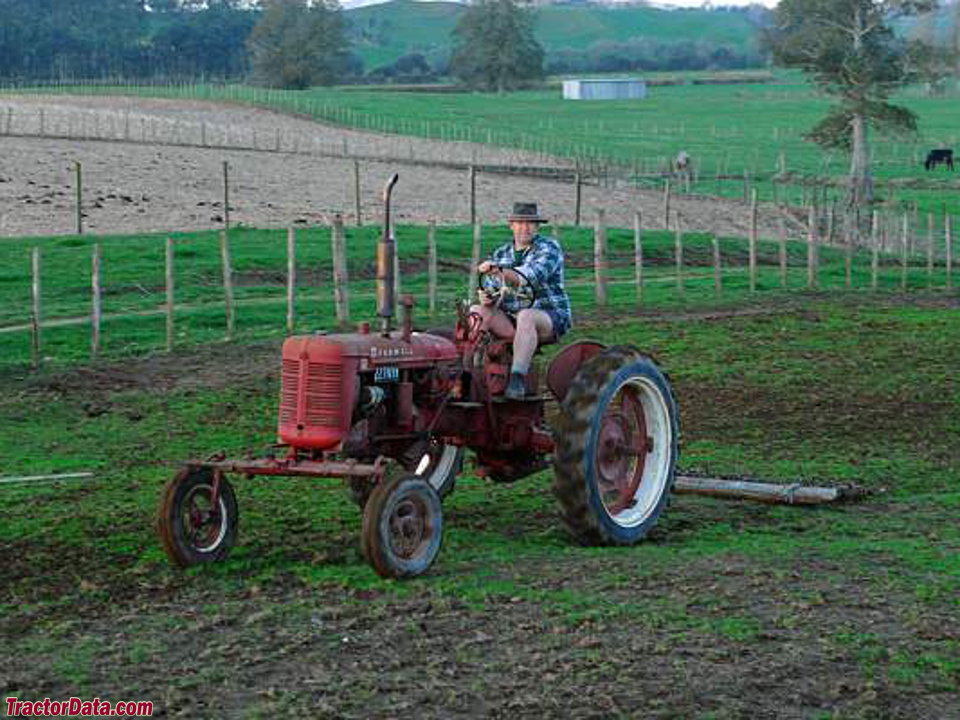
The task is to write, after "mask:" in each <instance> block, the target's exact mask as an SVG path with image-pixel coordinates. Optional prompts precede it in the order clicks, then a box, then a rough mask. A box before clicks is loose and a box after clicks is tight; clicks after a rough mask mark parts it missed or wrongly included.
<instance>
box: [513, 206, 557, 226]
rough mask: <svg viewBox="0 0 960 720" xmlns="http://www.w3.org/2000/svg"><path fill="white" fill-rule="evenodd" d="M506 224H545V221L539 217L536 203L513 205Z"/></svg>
mask: <svg viewBox="0 0 960 720" xmlns="http://www.w3.org/2000/svg"><path fill="white" fill-rule="evenodd" d="M507 222H537V223H545V222H547V219H546V218H545V217H541V216H540V213H539V211H538V210H537V204H536V203H514V204H513V212H512V213H510V215H508V216H507Z"/></svg>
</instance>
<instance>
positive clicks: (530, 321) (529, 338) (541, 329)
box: [508, 309, 553, 375]
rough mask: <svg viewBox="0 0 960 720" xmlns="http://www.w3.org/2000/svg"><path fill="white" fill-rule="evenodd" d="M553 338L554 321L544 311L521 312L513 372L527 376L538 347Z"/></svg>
mask: <svg viewBox="0 0 960 720" xmlns="http://www.w3.org/2000/svg"><path fill="white" fill-rule="evenodd" d="M508 322H509V321H508ZM551 337H553V320H551V319H550V316H549V315H548V314H547V313H545V312H544V311H543V310H532V309H531V310H521V311H520V312H519V313H517V330H516V334H515V335H514V337H513V367H512V368H511V371H512V372H515V373H520V374H521V375H526V374H527V372H528V371H529V370H530V363H531V362H532V361H533V354H534V353H535V352H536V351H537V345H538V344H539V343H540V342H542V341H544V340H549V339H550V338H551Z"/></svg>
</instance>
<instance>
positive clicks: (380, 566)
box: [360, 475, 443, 578]
mask: <svg viewBox="0 0 960 720" xmlns="http://www.w3.org/2000/svg"><path fill="white" fill-rule="evenodd" d="M360 541H361V546H362V549H363V554H364V556H365V557H366V558H367V561H368V562H369V563H370V565H371V566H372V567H373V569H374V570H375V571H376V572H377V574H378V575H380V576H381V577H385V578H408V577H415V576H417V575H421V574H423V573H425V572H426V571H427V570H428V569H429V568H430V566H431V565H432V564H433V561H434V560H435V559H436V557H437V555H438V553H439V552H440V545H441V544H442V542H443V509H442V506H441V503H440V496H439V495H438V494H437V491H436V490H434V489H433V487H432V486H431V485H430V484H429V483H427V482H426V481H425V480H423V479H422V478H419V477H417V476H416V475H403V476H401V477H395V478H387V479H384V480H383V481H382V482H381V483H380V484H379V485H377V486H376V487H375V488H374V490H373V492H372V493H370V500H369V501H368V502H367V506H366V507H365V508H364V510H363V530H362V532H361V536H360Z"/></svg>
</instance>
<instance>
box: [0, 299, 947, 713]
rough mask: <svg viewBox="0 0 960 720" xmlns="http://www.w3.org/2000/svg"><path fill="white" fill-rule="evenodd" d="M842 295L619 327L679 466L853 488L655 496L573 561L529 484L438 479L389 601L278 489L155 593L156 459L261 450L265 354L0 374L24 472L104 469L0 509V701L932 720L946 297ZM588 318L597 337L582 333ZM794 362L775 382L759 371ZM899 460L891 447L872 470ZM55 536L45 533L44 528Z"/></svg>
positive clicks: (318, 522)
mask: <svg viewBox="0 0 960 720" xmlns="http://www.w3.org/2000/svg"><path fill="white" fill-rule="evenodd" d="M860 303H861V301H860V300H858V299H855V298H846V299H843V300H840V301H837V302H836V303H834V304H823V303H821V304H811V303H808V302H802V301H794V300H790V301H783V302H782V303H780V304H776V303H774V304H768V305H767V306H765V307H760V306H746V307H739V308H730V309H727V310H720V311H712V312H704V313H682V312H678V313H674V314H671V315H669V316H666V315H664V316H654V315H652V314H651V315H650V316H649V317H647V318H645V319H644V322H642V323H641V327H644V328H648V329H650V330H651V331H652V332H653V335H652V336H651V337H652V342H653V343H654V344H655V345H658V346H662V347H660V349H661V350H662V351H663V352H664V353H665V361H666V362H667V363H668V365H669V366H670V367H671V368H672V369H673V371H674V373H673V374H674V381H675V387H676V389H677V392H678V396H679V404H680V407H681V413H682V424H683V429H684V434H685V440H686V444H687V446H688V447H694V448H697V447H701V446H702V445H701V444H702V443H704V442H716V443H717V444H718V447H719V448H720V449H718V451H717V453H718V456H719V454H720V453H722V452H723V449H724V448H733V449H734V450H735V451H736V452H739V453H743V454H744V456H746V457H749V458H751V459H750V460H748V461H747V466H748V468H749V467H754V468H756V467H758V466H760V465H762V461H761V460H759V459H758V455H759V454H763V453H769V454H770V455H772V456H778V457H782V458H791V457H795V458H797V459H796V461H795V464H794V465H792V466H791V471H792V472H796V473H797V474H800V475H802V474H804V473H805V472H807V473H810V474H816V473H817V472H823V471H824V469H825V468H829V467H830V465H829V462H827V463H826V464H824V463H823V462H821V463H817V462H814V459H815V458H814V455H815V453H816V452H817V451H819V452H821V453H823V454H824V455H828V456H835V457H837V458H841V462H842V463H846V462H847V461H846V460H842V459H843V458H847V457H850V458H852V460H851V461H850V462H852V463H854V465H853V467H854V468H857V469H856V470H855V472H856V473H857V474H858V475H859V474H860V473H862V474H863V475H864V477H867V478H872V480H870V482H872V483H874V484H872V485H870V487H871V488H872V489H873V490H875V491H877V492H876V494H874V495H873V496H871V497H869V498H868V499H866V500H864V501H862V502H859V503H857V504H855V505H850V506H839V507H836V508H822V509H810V508H807V509H801V508H770V507H766V506H759V505H753V504H748V503H739V502H735V503H722V502H719V501H711V500H698V499H694V498H690V497H679V498H675V499H674V502H673V506H672V507H671V508H670V510H669V512H668V514H667V515H666V516H665V518H664V520H663V522H662V523H661V524H660V525H658V527H657V529H656V530H655V532H654V534H653V536H652V537H651V539H650V540H648V541H647V542H645V543H643V544H642V545H640V546H638V547H636V548H632V549H630V548H621V549H617V548H603V549H584V548H579V547H577V546H575V545H574V544H573V543H572V542H571V541H570V539H569V538H568V537H567V536H566V535H565V534H564V533H563V532H562V531H561V530H560V529H559V528H558V524H557V518H556V512H555V509H554V507H553V503H552V500H551V498H550V497H549V490H548V484H549V477H543V476H541V477H538V478H534V479H531V480H528V481H525V482H522V483H519V484H517V485H514V486H506V487H502V486H486V485H481V484H479V482H478V481H476V480H474V479H472V478H469V477H467V478H465V479H464V480H463V483H462V484H461V486H460V487H459V488H458V490H457V492H456V493H454V495H453V496H451V499H450V500H449V501H447V502H446V503H445V516H446V522H447V524H448V525H447V527H448V531H447V540H446V541H445V546H444V549H443V551H442V553H441V557H440V559H439V561H438V563H437V564H436V565H435V566H434V568H433V569H432V570H431V572H430V573H429V575H427V576H425V577H424V578H422V579H420V580H417V581H414V582H410V583H392V582H381V581H379V580H376V579H375V578H374V577H373V576H372V573H371V571H370V570H369V568H368V567H367V566H366V565H365V564H364V562H363V561H362V559H361V558H360V556H359V551H358V548H357V531H358V524H359V520H358V514H357V512H356V510H355V509H354V508H352V506H350V505H349V503H348V501H347V500H346V499H345V497H342V496H338V497H336V498H334V497H333V496H332V495H331V494H330V493H329V491H327V490H322V489H319V488H318V487H315V486H314V485H313V484H310V483H307V482H297V481H291V482H285V483H283V484H280V485H277V484H272V485H271V484H269V483H265V482H264V483H259V482H254V483H238V487H239V488H240V493H241V523H242V531H241V541H240V545H239V546H238V547H237V548H235V551H234V553H233V556H232V558H231V560H230V562H229V563H227V564H225V565H222V566H217V567H215V568H204V569H200V570H197V571H191V572H188V573H183V572H180V571H176V570H174V569H172V568H170V567H169V565H168V564H167V562H166V559H165V558H164V557H163V556H162V553H160V551H159V550H158V547H157V540H156V538H155V537H154V535H153V533H152V530H151V527H150V512H151V511H152V508H153V507H154V503H155V502H156V497H157V494H158V492H159V488H160V486H161V484H162V482H163V480H164V478H165V477H166V476H167V475H168V473H169V470H168V469H166V468H165V467H162V466H161V465H162V461H161V459H162V458H166V457H167V454H169V453H170V452H173V451H172V450H171V443H173V442H175V441H176V440H177V438H178V437H182V436H185V435H194V434H196V435H198V436H200V437H201V438H202V442H201V443H200V444H201V445H205V446H207V447H211V443H213V442H223V441H224V438H228V437H232V436H235V435H243V434H246V433H247V432H248V431H249V428H248V423H249V422H250V420H251V418H254V417H255V415H256V414H257V413H261V414H263V418H262V420H263V422H259V421H257V422H256V423H255V424H257V425H258V426H259V429H260V432H261V434H263V430H264V428H266V429H268V430H269V428H270V427H271V424H272V417H271V416H270V415H269V414H270V412H271V411H272V408H273V407H274V403H275V390H276V381H277V350H278V346H277V343H261V344H255V345H248V346H243V348H242V349H240V348H238V347H237V346H231V345H224V346H211V347H207V348H194V349H191V350H181V351H178V353H177V354H175V355H173V356H170V357H164V356H158V357H155V358H148V359H138V360H132V359H131V360H126V361H123V362H111V363H102V364H100V365H98V366H96V367H86V368H78V369H76V370H70V371H66V372H59V373H56V374H51V375H41V376H36V377H33V378H31V379H29V380H26V381H25V380H24V379H22V378H13V377H8V378H0V389H2V390H3V398H4V400H3V401H2V402H0V412H2V417H3V422H4V426H5V429H6V430H8V431H10V432H22V431H23V429H24V428H27V427H28V426H29V425H30V421H29V419H28V418H29V416H30V415H31V411H30V410H29V408H44V407H45V408H47V411H46V412H47V417H48V418H50V420H49V422H50V424H51V430H50V434H49V435H48V436H46V437H45V439H43V440H42V442H41V443H40V444H37V445H36V449H37V452H38V453H39V451H40V449H41V448H45V449H46V451H47V452H48V453H49V454H50V455H52V456H61V455H63V456H70V455H71V453H73V452H74V451H75V450H74V448H83V447H86V448H87V451H88V452H89V454H90V456H89V458H88V460H89V459H91V458H93V457H99V455H100V454H103V455H104V457H105V458H106V463H107V464H106V465H105V466H103V467H101V468H100V470H99V472H100V473H101V475H102V478H103V479H102V480H101V481H99V483H97V484H94V485H92V486H83V485H74V486H71V485H64V486H61V487H60V488H57V489H43V490H39V491H38V492H37V493H36V494H34V495H31V496H27V495H24V494H22V493H21V494H19V495H13V494H10V493H9V492H8V493H7V495H5V498H6V500H7V502H6V507H7V510H6V513H7V516H6V517H7V519H8V522H10V523H12V525H10V526H8V527H7V528H0V541H2V542H0V550H2V557H3V560H2V563H0V610H2V612H0V638H2V640H3V644H4V647H5V652H6V662H4V663H0V691H2V692H4V693H5V694H6V695H8V696H19V697H21V698H36V697H39V698H42V697H47V696H50V697H54V698H56V697H69V696H70V695H74V694H79V695H82V696H93V695H101V696H104V697H110V698H112V699H120V698H144V699H149V700H152V701H154V702H155V703H156V707H157V709H156V713H155V714H156V716H157V717H202V718H208V717H210V718H213V717H278V716H281V717H284V716H302V717H323V718H368V717H376V718H396V717H424V718H451V717H464V718H474V717H493V718H517V717H519V718H542V717H549V718H568V717H573V718H611V717H630V718H678V719H679V718H683V719H686V718H703V719H704V720H706V719H707V718H712V719H733V718H738V719H739V718H742V719H744V720H747V719H750V720H753V719H754V718H760V719H767V718H769V719H771V720H774V719H776V720H780V719H781V718H786V719H793V718H796V719H798V720H800V719H804V720H814V719H816V720H822V719H826V718H831V719H840V718H843V719H847V718H849V719H851V720H852V719H855V718H859V719H881V718H882V719H884V720H886V719H903V720H908V719H910V720H913V719H917V718H923V719H926V718H937V719H938V720H939V719H941V718H943V719H946V718H956V717H960V699H958V698H960V693H958V690H960V632H958V625H957V622H956V596H955V594H954V591H955V589H956V582H955V581H951V580H950V577H951V572H954V571H955V567H956V565H955V563H953V564H952V565H951V564H950V563H951V561H950V560H949V558H950V557H952V556H953V555H955V553H956V551H957V550H958V549H960V536H958V535H957V533H956V529H955V527H956V523H955V519H956V518H955V514H956V507H957V498H956V485H955V480H956V477H957V475H956V473H957V467H958V466H960V457H958V456H957V453H956V447H957V446H956V444H955V443H952V442H951V440H950V438H951V437H953V434H955V428H956V427H957V426H958V419H960V418H958V415H957V410H956V407H955V405H954V404H951V403H949V402H944V401H943V398H944V397H949V395H950V393H951V392H953V389H952V388H953V384H952V381H951V380H950V379H949V378H945V377H944V376H943V375H942V374H941V373H942V368H943V367H945V365H944V363H947V362H948V361H949V358H950V357H951V356H952V354H953V353H954V352H955V347H956V342H955V341H953V340H950V339H949V338H950V337H956V335H955V334H954V333H952V332H947V333H940V332H939V331H938V330H937V329H936V328H933V329H932V330H931V329H930V324H931V323H934V324H938V323H940V320H938V318H940V317H941V316H940V315H938V313H950V317H954V316H955V315H956V302H955V301H954V300H940V299H937V298H928V299H925V300H916V301H915V300H906V299H903V300H899V299H898V300H892V301H884V302H883V303H882V304H880V305H879V306H877V305H871V306H869V307H861V306H860ZM877 311H879V312H880V314H879V315H878V314H877ZM860 313H864V315H863V324H864V325H871V324H872V325H873V326H875V327H874V330H886V331H887V332H889V333H891V334H892V333H893V329H894V328H896V327H897V325H898V323H900V322H903V323H906V324H907V326H908V327H909V328H912V330H911V331H909V332H908V331H904V333H903V337H902V338H899V339H894V340H891V339H889V337H891V335H886V336H877V335H875V336H874V338H875V341H874V344H873V347H872V348H871V349H869V350H867V349H865V350H864V352H863V354H862V355H863V356H862V358H861V359H860V360H857V359H856V358H852V357H849V356H848V355H847V354H846V353H845V352H844V351H843V350H839V349H838V350H832V349H831V347H832V343H835V342H838V341H840V340H841V339H842V338H843V337H844V335H845V334H846V333H849V332H850V330H849V327H848V325H849V323H850V322H852V321H855V322H857V323H859V322H860V320H859V317H860ZM913 315H919V316H920V319H919V320H917V321H916V322H915V323H912V324H911V323H910V321H909V318H910V317H911V316H913ZM588 324H590V325H592V327H591V331H592V332H604V331H603V326H604V325H606V324H609V318H604V317H602V316H597V317H591V318H590V319H589V323H588ZM955 324H956V323H955V321H952V324H950V325H949V327H948V326H944V329H946V330H950V328H953V327H954V326H955ZM786 327H789V328H790V333H791V337H792V339H793V340H796V338H798V337H799V338H802V337H805V336H807V335H809V336H810V337H811V340H810V342H809V343H808V344H806V345H802V346H801V347H799V348H794V349H793V350H792V351H788V350H786V349H783V350H782V351H781V354H780V355H779V356H775V357H774V358H773V360H772V361H771V359H770V358H769V357H767V356H766V355H765V353H764V352H756V353H755V355H756V358H757V360H756V364H757V365H758V368H757V369H756V371H752V370H747V371H740V370H738V372H736V373H733V374H732V375H729V374H726V375H725V374H723V367H724V366H725V365H727V364H728V363H727V362H723V363H720V364H719V365H718V366H717V367H716V368H715V369H714V370H713V371H712V372H706V373H704V372H701V371H699V370H697V369H696V368H695V365H697V364H698V363H701V364H702V363H712V362H714V361H713V360H710V359H705V358H703V357H701V356H700V354H699V353H698V351H697V348H698V347H700V346H699V345H698V341H697V337H699V336H701V335H703V336H704V337H707V338H713V339H712V340H707V341H706V342H708V343H709V346H711V347H712V346H714V345H717V346H721V349H720V355H721V356H723V355H724V354H726V353H730V358H731V360H730V362H733V361H734V360H733V358H736V357H737V356H740V357H743V356H749V357H753V356H752V355H750V353H753V352H755V351H758V350H762V346H764V345H766V344H768V343H773V344H775V345H778V346H783V347H784V348H785V346H786V343H787V342H788V340H787V339H786V338H785V337H784V336H783V334H782V333H783V332H784V330H783V329H782V328H786ZM832 328H835V329H832ZM925 328H926V329H925ZM635 331H636V329H635V328H633V329H631V330H630V332H635ZM623 332H624V330H621V331H619V335H618V339H622V334H623ZM931 332H932V333H933V334H932V335H931V334H929V333H931ZM717 333H720V334H721V336H723V335H726V336H729V338H730V340H729V341H722V340H720V339H718V335H717ZM938 334H939V335H940V336H941V337H942V340H943V343H944V344H943V346H942V347H939V348H938V349H934V348H933V347H931V343H932V338H934V337H936V336H937V335H938ZM663 337H667V338H674V339H675V342H676V345H672V344H670V343H669V342H665V341H664V340H663V339H662V338H663ZM883 337H886V338H888V339H880V338H883ZM748 338H749V339H748ZM825 340H827V341H831V342H825ZM691 343H692V344H691ZM741 346H743V347H741ZM701 352H702V349H701ZM791 352H792V353H794V354H795V356H790V353H791ZM904 357H911V358H912V362H911V364H910V365H909V366H907V365H905V363H904V362H903V361H902V359H903V358H904ZM681 358H682V359H683V361H682V362H681V361H680V359H681ZM771 362H772V363H773V364H771ZM748 364H749V363H748ZM804 366H808V367H809V369H810V374H809V375H808V376H804V379H802V380H801V382H800V383H799V384H796V383H791V382H790V381H789V380H782V381H780V380H778V379H777V378H775V377H774V375H775V371H777V370H779V371H782V372H783V373H786V375H785V377H786V378H789V377H790V374H791V373H793V372H796V370H797V367H804ZM707 367H713V366H712V365H709V364H708V365H707ZM739 367H740V366H738V368H739ZM891 379H892V380H893V384H892V386H889V385H885V384H884V383H886V382H888V381H890V380H891ZM861 380H862V381H863V383H862V385H861V384H860V381H861ZM911 383H912V384H911ZM864 388H866V390H864ZM194 404H196V405H198V406H199V407H200V410H199V411H198V413H197V414H195V415H193V414H191V412H192V411H189V409H188V406H192V405H194ZM63 423H68V424H69V425H70V427H71V430H70V432H69V433H63V432H61V431H60V429H61V426H62V425H63ZM944 431H946V432H944ZM951 433H952V434H951ZM208 435H209V437H207V436H208ZM118 436H119V437H118ZM23 438H24V439H23V442H24V443H27V444H28V446H30V447H33V446H32V445H30V443H34V444H36V443H38V441H37V440H36V439H33V437H32V435H31V434H30V433H29V432H24V433H23ZM904 447H906V448H909V449H910V450H911V452H912V453H913V454H915V456H916V457H915V458H914V457H908V458H906V459H905V460H902V461H899V462H900V464H899V465H897V464H893V465H890V466H889V467H887V466H884V467H883V468H881V469H880V472H879V473H877V474H871V472H870V470H869V465H870V463H871V462H876V461H877V460H874V459H873V458H883V459H884V462H886V459H887V458H888V457H889V459H890V461H891V462H893V461H894V459H895V458H897V457H899V454H900V453H902V452H903V451H902V448H904ZM168 459H169V458H168ZM804 459H807V460H810V463H809V464H806V463H805V461H804ZM686 462H687V463H689V462H691V460H690V459H689V458H687V459H686ZM861 462H862V463H863V467H862V468H858V464H859V463H861ZM843 467H847V465H846V464H844V465H843ZM900 471H909V472H916V473H919V475H918V476H917V477H913V476H911V475H909V474H908V473H907V472H903V474H900ZM838 472H839V471H838ZM468 474H469V473H468ZM807 479H809V478H807ZM854 479H856V477H855V478H854ZM834 480H835V479H834ZM881 481H882V482H881ZM920 483H923V486H922V487H923V491H920V489H919V487H920ZM881 484H887V486H886V487H881ZM898 485H900V486H901V488H900V489H901V490H903V489H904V488H905V487H913V488H915V490H914V491H913V492H914V494H913V495H911V496H909V497H905V496H903V495H902V494H901V495H899V496H895V495H896V493H895V491H896V490H897V486H898ZM880 490H886V492H879V491H880ZM317 508H328V509H326V510H317ZM71 523H73V524H74V525H76V527H77V528H78V534H77V535H76V536H75V537H73V539H71V540H69V541H67V540H64V539H63V538H64V537H66V534H65V532H58V531H57V530H56V527H57V526H58V525H65V524H71ZM14 524H15V525H14ZM14 526H15V527H17V528H23V530H21V532H23V533H24V534H23V536H22V537H18V536H16V535H15V534H14V535H11V534H10V533H11V530H10V529H9V528H10V527H14ZM43 527H47V528H48V529H47V531H46V532H40V531H39V529H41V528H43ZM13 532H14V533H15V532H17V531H13ZM950 568H954V570H951V569H950Z"/></svg>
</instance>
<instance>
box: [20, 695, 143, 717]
mask: <svg viewBox="0 0 960 720" xmlns="http://www.w3.org/2000/svg"><path fill="white" fill-rule="evenodd" d="M151 715H153V703H152V702H148V701H146V700H130V701H127V700H120V701H118V702H115V703H112V702H109V701H108V700H101V699H100V698H94V699H93V700H81V699H80V698H76V697H72V698H70V699H69V700H51V699H50V698H44V699H43V700H21V699H20V698H15V697H8V698H7V716H8V717H150V716H151Z"/></svg>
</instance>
